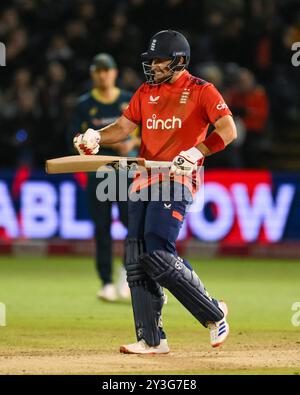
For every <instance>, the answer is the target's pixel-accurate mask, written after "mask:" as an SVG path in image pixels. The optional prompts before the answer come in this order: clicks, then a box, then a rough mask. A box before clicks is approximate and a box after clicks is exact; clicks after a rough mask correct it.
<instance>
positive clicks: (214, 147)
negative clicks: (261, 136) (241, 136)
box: [196, 115, 237, 156]
mask: <svg viewBox="0 0 300 395" xmlns="http://www.w3.org/2000/svg"><path fill="white" fill-rule="evenodd" d="M215 127H216V129H215V130H214V131H213V132H212V133H211V134H210V135H209V136H208V138H207V139H206V140H204V141H203V142H202V143H200V144H198V145H197V146H196V148H198V150H200V151H201V152H202V154H203V155H204V156H209V155H212V154H214V153H216V152H218V151H221V150H222V149H224V148H225V147H226V146H227V145H228V144H230V143H231V142H232V141H233V140H235V139H236V138H237V131H236V127H235V123H234V121H233V119H232V117H231V116H230V115H228V116H226V117H224V118H221V119H220V120H219V121H217V122H216V124H215Z"/></svg>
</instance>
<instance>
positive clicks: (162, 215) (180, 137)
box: [74, 30, 237, 354]
mask: <svg viewBox="0 0 300 395" xmlns="http://www.w3.org/2000/svg"><path fill="white" fill-rule="evenodd" d="M189 59H190V46H189V43H188V41H187V40H186V38H185V37H184V36H183V35H182V34H181V33H179V32H176V31H173V30H164V31H161V32H158V33H157V34H155V35H154V36H153V37H152V39H151V40H150V43H149V47H148V50H147V52H146V53H144V54H142V64H143V68H144V74H145V76H146V78H147V82H146V83H144V84H142V85H141V87H140V88H139V89H138V90H137V91H136V93H135V94H134V96H133V97H132V99H131V101H130V104H129V107H128V108H127V109H126V110H125V111H124V112H123V115H122V116H121V117H120V118H118V119H117V121H116V122H114V123H113V124H111V125H109V126H107V127H105V128H103V129H100V130H99V131H96V130H91V129H90V130H88V131H86V133H85V134H84V135H82V136H80V137H79V138H76V139H75V140H74V144H75V147H77V150H78V151H79V153H81V154H84V150H82V149H81V148H80V147H86V148H89V149H90V150H92V151H93V152H97V151H98V149H99V145H102V144H114V143H116V142H118V141H122V140H123V139H124V138H125V137H126V136H128V135H129V134H130V133H132V132H133V131H134V130H135V128H136V127H137V126H138V125H139V126H140V127H141V138H142V142H141V149H140V156H141V157H144V158H146V159H149V160H150V159H151V160H157V161H172V166H171V169H170V172H169V171H168V173H167V174H162V175H161V177H157V176H156V174H155V177H151V176H150V177H148V178H147V179H146V180H147V181H148V182H147V183H146V182H145V183H144V185H143V184H142V183H141V180H140V179H139V178H140V177H137V178H136V179H135V180H134V181H133V184H132V193H134V192H135V190H137V189H138V188H139V189H140V192H143V191H147V190H149V189H150V190H151V189H153V188H152V187H153V184H154V183H156V184H157V189H158V190H159V192H161V196H162V198H161V199H160V200H154V199H149V200H148V201H144V200H137V201H135V199H130V201H129V227H128V239H127V246H126V269H127V279H128V283H129V286H130V290H131V301H132V307H133V316H134V321H135V329H136V338H137V342H135V343H133V344H125V345H122V346H121V347H120V352H123V353H133V354H165V353H168V352H169V346H168V343H167V338H166V334H165V332H164V330H163V325H162V319H161V312H162V307H163V300H164V299H163V292H162V288H161V287H165V288H167V289H169V291H170V292H171V293H172V294H173V295H174V296H175V297H176V298H177V299H178V301H179V302H180V303H182V305H183V306H184V307H185V308H186V309H187V310H188V311H189V312H190V313H191V314H192V315H193V316H194V317H195V318H196V319H197V320H198V321H199V322H200V323H201V324H202V325H203V326H204V327H205V328H208V330H209V333H210V342H211V345H212V347H218V346H220V345H221V344H222V343H223V342H224V341H225V339H226V338H227V336H228V334H229V325H228V322H227V319H226V316H227V313H228V309H227V306H226V303H225V302H224V301H221V300H217V299H215V298H212V297H211V296H210V295H209V294H208V292H207V291H206V289H205V287H204V285H203V283H202V281H201V280H200V279H199V277H198V276H197V274H196V273H195V272H194V271H193V269H192V267H191V265H190V263H189V262H188V261H187V260H186V259H183V258H180V257H178V255H177V251H176V246H175V242H176V239H177V237H178V234H179V230H180V228H181V227H182V223H183V220H184V217H185V215H186V212H187V210H188V207H189V205H190V204H191V202H192V198H193V196H194V194H195V192H196V189H197V187H198V185H197V175H198V174H199V168H200V166H202V164H203V162H204V158H205V157H206V156H209V155H211V154H214V153H216V152H218V151H220V150H222V149H224V148H225V146H226V145H228V144H229V143H231V141H233V140H234V139H235V138H236V136H237V134H236V127H235V124H234V121H233V119H232V114H231V112H230V110H229V108H228V107H227V105H226V103H225V102H224V99H223V97H222V96H221V94H220V93H219V92H218V90H217V89H216V88H215V87H214V86H213V85H212V84H211V83H209V82H207V81H204V80H202V79H200V78H197V77H194V76H192V75H191V74H190V73H189V72H188V71H187V70H186V68H187V67H188V64H189ZM210 124H213V125H214V127H215V129H214V130H213V131H212V133H211V134H209V135H208V136H207V131H208V126H209V125H210ZM151 184H152V185H151ZM149 185H151V188H150V187H149ZM166 188H170V192H171V195H170V198H168V199H166V200H164V197H163V193H164V192H165V189H166ZM216 275H218V273H217V272H216Z"/></svg>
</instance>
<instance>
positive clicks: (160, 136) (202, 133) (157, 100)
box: [123, 70, 232, 182]
mask: <svg viewBox="0 0 300 395" xmlns="http://www.w3.org/2000/svg"><path fill="white" fill-rule="evenodd" d="M228 114H229V115H232V114H231V111H230V110H229V108H228V106H227V105H226V103H225V102H224V99H223V97H222V96H221V94H220V93H219V92H218V90H217V89H216V88H215V87H214V86H213V84H211V83H208V82H206V81H204V80H202V79H200V78H197V77H194V76H192V75H191V74H190V73H189V72H188V71H187V70H185V71H184V72H183V74H182V75H181V76H180V77H179V78H178V79H177V80H176V81H175V82H174V83H173V84H171V83H162V84H160V85H149V84H147V83H144V84H142V85H141V86H140V87H139V89H138V90H137V91H136V92H135V94H134V95H133V97H132V98H131V101H130V103H129V106H128V108H127V109H126V110H125V111H124V112H123V115H124V116H125V117H126V118H128V119H129V120H130V121H132V122H134V123H136V124H137V125H140V129H141V147H140V156H141V157H143V158H145V159H148V160H157V161H172V160H173V159H174V158H175V156H176V155H178V154H179V153H180V151H186V150H188V149H190V148H192V147H195V146H196V145H198V144H199V143H201V142H203V141H204V140H205V138H206V133H207V130H208V126H209V124H214V123H215V122H216V121H217V120H218V119H219V118H221V117H223V116H225V115H228ZM185 178H186V177H185ZM153 181H154V180H153ZM150 182H152V180H150Z"/></svg>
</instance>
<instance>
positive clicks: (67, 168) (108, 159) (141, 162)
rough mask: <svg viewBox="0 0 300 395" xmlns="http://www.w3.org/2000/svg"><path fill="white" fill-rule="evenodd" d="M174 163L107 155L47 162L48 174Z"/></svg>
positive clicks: (74, 156) (70, 157) (164, 165)
mask: <svg viewBox="0 0 300 395" xmlns="http://www.w3.org/2000/svg"><path fill="white" fill-rule="evenodd" d="M171 164H172V162H164V161H149V160H146V159H144V158H131V157H123V156H106V155H71V156H63V157H60V158H55V159H48V160H47V161H46V173H48V174H61V173H76V172H82V171H83V172H96V171H97V170H98V169H99V168H100V167H102V166H108V167H109V168H111V169H112V168H113V169H115V170H119V169H126V170H134V169H137V168H138V167H139V166H141V167H145V168H158V167H170V166H171Z"/></svg>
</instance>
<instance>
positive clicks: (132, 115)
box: [123, 87, 142, 125]
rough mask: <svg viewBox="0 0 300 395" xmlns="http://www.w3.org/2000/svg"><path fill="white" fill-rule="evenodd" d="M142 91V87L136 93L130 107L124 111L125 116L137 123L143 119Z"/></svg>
mask: <svg viewBox="0 0 300 395" xmlns="http://www.w3.org/2000/svg"><path fill="white" fill-rule="evenodd" d="M140 91H141V87H140V88H139V89H138V90H137V91H136V92H135V93H134V95H133V96H132V98H131V100H130V102H129V105H128V107H127V108H126V109H125V110H124V111H123V115H124V117H126V118H127V119H129V121H131V122H133V123H136V124H137V125H139V124H140V123H141V120H142V114H141V100H140V95H141V92H140Z"/></svg>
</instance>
